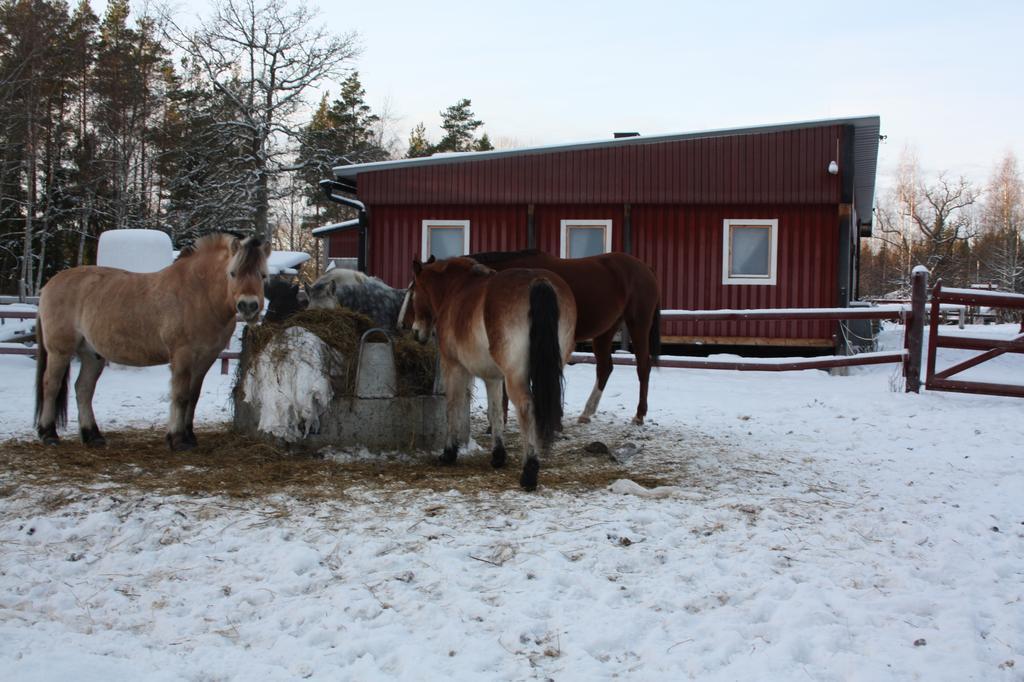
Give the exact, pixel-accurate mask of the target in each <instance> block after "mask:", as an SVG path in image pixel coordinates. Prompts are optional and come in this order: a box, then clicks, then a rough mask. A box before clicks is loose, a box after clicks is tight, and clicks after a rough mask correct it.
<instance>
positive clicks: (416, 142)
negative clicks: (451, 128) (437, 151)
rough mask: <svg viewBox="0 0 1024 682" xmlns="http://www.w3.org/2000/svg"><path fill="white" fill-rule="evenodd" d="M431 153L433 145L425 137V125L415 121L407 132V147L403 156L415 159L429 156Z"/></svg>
mask: <svg viewBox="0 0 1024 682" xmlns="http://www.w3.org/2000/svg"><path fill="white" fill-rule="evenodd" d="M433 153H434V145H432V144H431V143H430V140H428V139H427V127H426V126H425V125H423V124H422V123H417V124H416V126H415V127H414V128H413V129H412V132H411V133H409V148H408V150H407V151H406V152H405V158H407V159H417V158H420V157H424V156H430V155H431V154H433Z"/></svg>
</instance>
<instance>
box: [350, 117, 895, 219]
mask: <svg viewBox="0 0 1024 682" xmlns="http://www.w3.org/2000/svg"><path fill="white" fill-rule="evenodd" d="M880 125H881V122H880V119H879V117H878V116H861V117H849V118H834V119H822V120H815V121H801V122H795V123H781V124H773V125H760V126H749V127H742V128H724V129H718V130H703V131H697V132H688V133H673V134H664V135H641V136H635V137H622V138H614V139H605V140H596V141H592V142H574V143H567V144H556V145H545V146H539V147H525V148H521V149H500V150H494V151H488V152H461V153H443V154H434V155H433V156H428V157H424V158H416V159H399V160H395V161H378V162H374V163H362V164H353V165H349V166H338V167H336V168H334V169H333V170H334V175H335V177H336V178H337V179H338V180H339V181H340V182H341V183H342V184H343V185H345V186H346V187H347V188H348V189H349V190H351V191H355V190H356V183H357V181H358V179H359V176H360V175H362V174H364V173H375V172H378V171H389V170H402V171H405V170H411V169H416V168H427V167H446V166H455V165H459V164H466V163H471V162H484V161H490V160H499V159H519V158H521V157H528V156H536V155H546V154H562V153H566V152H578V151H588V150H614V149H618V148H629V147H642V146H646V145H659V144H665V143H674V142H687V141H696V140H710V139H714V138H732V137H740V136H750V135H767V134H771V133H786V132H793V131H804V130H810V129H816V128H830V127H836V126H852V127H853V128H854V130H855V135H854V150H853V156H854V164H853V165H854V169H855V170H854V178H853V181H854V185H853V186H854V188H855V190H854V205H855V210H856V211H857V214H858V215H859V216H860V220H861V222H862V224H863V223H865V222H866V223H867V225H870V221H871V215H872V210H871V209H872V206H873V203H874V192H875V174H876V170H877V165H878V143H879V129H880Z"/></svg>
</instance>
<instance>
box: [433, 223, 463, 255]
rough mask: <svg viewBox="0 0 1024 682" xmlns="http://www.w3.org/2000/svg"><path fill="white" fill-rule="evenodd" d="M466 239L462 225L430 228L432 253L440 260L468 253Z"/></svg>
mask: <svg viewBox="0 0 1024 682" xmlns="http://www.w3.org/2000/svg"><path fill="white" fill-rule="evenodd" d="M465 243H466V240H465V236H464V233H463V228H461V227H432V228H430V253H429V254H427V255H428V256H433V257H434V258H437V259H438V260H443V259H445V258H452V257H454V256H464V255H466V254H465V252H464V251H463V246H464V245H465Z"/></svg>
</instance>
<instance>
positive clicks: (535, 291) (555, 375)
mask: <svg viewBox="0 0 1024 682" xmlns="http://www.w3.org/2000/svg"><path fill="white" fill-rule="evenodd" d="M558 315H559V312H558V294H557V293H556V292H555V288H554V287H553V286H551V282H549V281H548V280H546V279H538V280H535V281H534V283H533V285H532V286H531V287H530V372H529V376H530V393H531V395H532V397H533V418H534V421H535V423H536V425H537V434H538V435H539V437H540V441H541V444H542V445H544V446H545V447H546V446H548V445H550V444H551V441H552V440H554V437H555V431H557V430H558V429H560V428H561V424H562V391H563V384H564V383H565V381H564V376H563V374H562V348H561V344H560V343H559V339H558Z"/></svg>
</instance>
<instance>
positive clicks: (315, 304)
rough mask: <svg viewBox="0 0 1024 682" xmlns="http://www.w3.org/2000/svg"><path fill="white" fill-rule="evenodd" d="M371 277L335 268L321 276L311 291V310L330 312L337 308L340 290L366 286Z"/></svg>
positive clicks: (356, 271)
mask: <svg viewBox="0 0 1024 682" xmlns="http://www.w3.org/2000/svg"><path fill="white" fill-rule="evenodd" d="M368 282H370V276H369V275H367V274H366V273H363V272H359V271H358V270H349V269H346V268H335V269H333V270H328V271H327V272H325V273H324V274H323V275H321V276H320V279H318V280H317V281H316V282H314V283H313V287H312V288H311V289H310V290H309V308H310V309H311V310H330V309H333V308H337V307H338V305H339V303H338V290H339V289H342V288H344V287H348V286H355V285H365V284H367V283H368Z"/></svg>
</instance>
